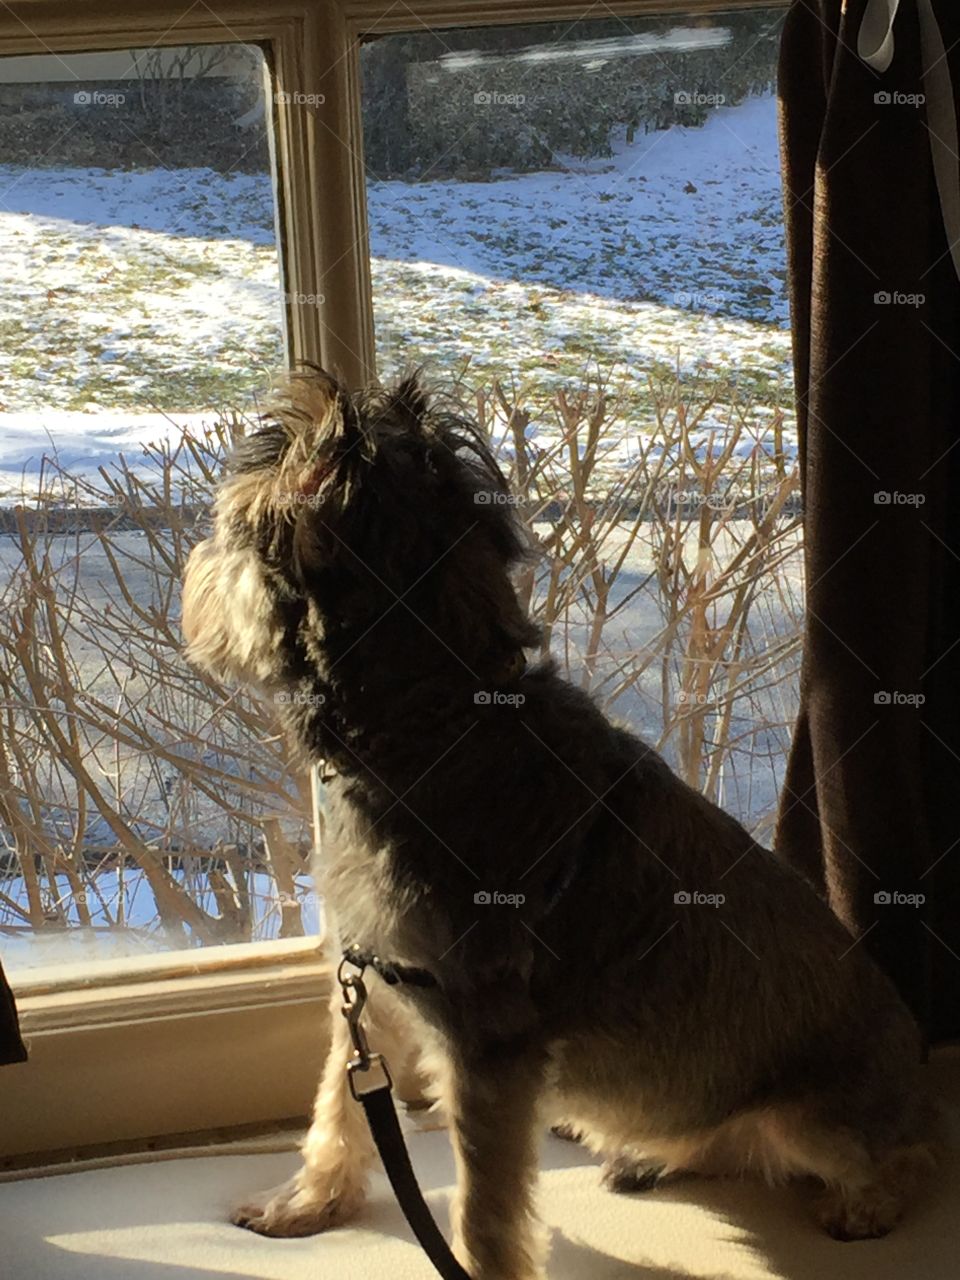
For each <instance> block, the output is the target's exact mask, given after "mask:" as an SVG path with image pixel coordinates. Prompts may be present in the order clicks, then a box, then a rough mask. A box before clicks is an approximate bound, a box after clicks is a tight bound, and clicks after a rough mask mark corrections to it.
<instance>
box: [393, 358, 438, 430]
mask: <svg viewBox="0 0 960 1280" xmlns="http://www.w3.org/2000/svg"><path fill="white" fill-rule="evenodd" d="M426 414H427V393H426V391H425V390H424V386H423V382H422V380H421V374H420V371H419V370H415V371H414V372H413V373H409V374H407V376H406V377H405V378H403V379H402V381H400V382H399V383H398V384H397V385H396V386H395V387H394V388H393V390H392V391H391V392H390V396H389V399H388V400H387V403H386V406H385V410H384V417H387V418H390V419H391V420H392V421H393V422H395V423H396V424H397V426H399V427H402V428H403V429H404V430H405V431H413V430H416V429H417V428H418V427H420V426H422V424H423V420H424V418H425V417H426Z"/></svg>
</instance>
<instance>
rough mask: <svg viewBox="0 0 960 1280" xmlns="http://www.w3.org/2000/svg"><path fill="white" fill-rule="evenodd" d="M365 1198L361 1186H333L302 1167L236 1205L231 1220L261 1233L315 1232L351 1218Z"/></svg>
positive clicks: (278, 1234)
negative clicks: (275, 1185) (305, 1172)
mask: <svg viewBox="0 0 960 1280" xmlns="http://www.w3.org/2000/svg"><path fill="white" fill-rule="evenodd" d="M363 1201H364V1189H363V1187H362V1186H350V1185H349V1184H345V1185H343V1186H341V1187H339V1188H337V1189H334V1187H333V1186H332V1184H331V1183H330V1182H329V1181H328V1180H326V1179H323V1180H321V1181H311V1180H310V1179H309V1177H307V1176H305V1175H304V1173H303V1172H302V1171H301V1172H300V1173H298V1174H296V1175H295V1176H294V1177H293V1178H291V1179H290V1181H289V1182H285V1183H283V1185H282V1186H279V1187H274V1188H273V1189H272V1190H270V1191H265V1192H264V1193H263V1194H262V1195H260V1196H256V1197H255V1198H254V1199H252V1200H246V1201H244V1202H243V1203H242V1204H239V1205H237V1206H236V1208H235V1209H234V1210H233V1212H232V1213H231V1215H230V1221H231V1222H233V1223H234V1224H235V1225H236V1226H238V1227H246V1229H247V1230H248V1231H256V1232H257V1234H258V1235H261V1236H285V1237H290V1236H315V1235H317V1234H318V1233H319V1232H321V1231H329V1230H331V1229H332V1228H333V1227H339V1226H342V1225H343V1224H344V1223H345V1222H349V1221H350V1219H351V1218H353V1217H354V1216H355V1215H356V1214H357V1213H358V1212H359V1210H360V1208H361V1207H362V1205H363Z"/></svg>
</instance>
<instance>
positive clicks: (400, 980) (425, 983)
mask: <svg viewBox="0 0 960 1280" xmlns="http://www.w3.org/2000/svg"><path fill="white" fill-rule="evenodd" d="M343 963H344V964H352V965H353V966H354V968H357V969H359V970H360V972H361V973H362V972H363V971H364V969H372V970H373V971H374V973H376V974H377V975H378V976H379V977H381V978H382V979H383V980H384V982H385V983H386V984H387V986H389V987H396V986H400V985H404V986H408V987H435V986H437V985H438V983H437V980H436V978H435V977H434V976H433V974H432V973H430V971H429V970H428V969H416V968H414V967H413V966H412V965H406V964H394V963H393V962H392V961H390V960H384V959H382V958H381V957H380V956H378V955H377V954H376V953H375V952H373V951H364V950H363V948H362V947H359V946H357V945H356V944H354V945H352V946H349V947H347V948H346V950H345V951H344V953H343Z"/></svg>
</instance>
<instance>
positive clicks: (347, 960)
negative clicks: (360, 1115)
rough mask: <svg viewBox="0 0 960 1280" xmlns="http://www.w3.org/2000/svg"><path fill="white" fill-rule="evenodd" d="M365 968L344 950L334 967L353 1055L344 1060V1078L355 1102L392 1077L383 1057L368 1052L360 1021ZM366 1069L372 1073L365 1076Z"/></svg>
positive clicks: (390, 1081) (389, 1085)
mask: <svg viewBox="0 0 960 1280" xmlns="http://www.w3.org/2000/svg"><path fill="white" fill-rule="evenodd" d="M366 967H367V966H366V964H365V963H364V962H363V961H361V960H358V959H357V958H356V957H355V956H354V955H351V953H350V952H346V953H345V954H344V957H343V959H342V960H341V962H340V968H339V969H338V970H337V981H338V982H339V983H340V989H341V991H342V992H343V1016H344V1017H345V1018H346V1020H347V1026H348V1027H349V1029H350V1040H351V1042H352V1043H353V1057H352V1058H351V1059H350V1061H349V1062H348V1063H347V1079H348V1081H349V1083H350V1092H351V1093H352V1094H353V1096H354V1098H355V1099H356V1101H357V1102H359V1101H360V1100H361V1098H362V1097H363V1096H364V1095H365V1094H368V1093H373V1092H375V1091H376V1090H377V1089H392V1088H393V1077H392V1076H391V1075H390V1068H389V1067H388V1066H387V1062H386V1059H385V1058H384V1056H383V1054H381V1053H371V1051H370V1045H369V1043H368V1042H367V1033H366V1031H364V1029H363V1022H362V1021H361V1019H362V1018H363V1011H364V1008H365V1007H366V1003H367V988H366V986H365V984H364V981H363V974H364V971H365V970H366ZM348 968H353V969H354V970H355V971H356V972H354V973H349V972H348ZM370 1072H372V1073H373V1075H372V1076H371V1078H369V1079H367V1078H366V1077H367V1075H368V1073H370ZM360 1077H364V1078H363V1079H361V1078H360Z"/></svg>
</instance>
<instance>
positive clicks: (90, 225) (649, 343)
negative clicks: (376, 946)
mask: <svg viewBox="0 0 960 1280" xmlns="http://www.w3.org/2000/svg"><path fill="white" fill-rule="evenodd" d="M254 10H255V11H251V9H250V8H249V7H247V6H245V5H243V4H242V3H240V0H232V2H231V3H229V4H228V5H227V6H226V7H224V6H218V8H217V13H216V14H213V12H212V11H211V10H209V8H208V7H207V6H198V7H195V8H193V9H189V10H187V11H186V12H184V10H183V8H182V6H179V7H178V6H173V5H170V4H168V3H167V2H166V0H159V3H158V4H156V5H154V6H151V8H150V10H149V12H147V11H144V12H143V13H141V12H140V11H136V12H132V13H130V14H126V15H124V16H123V17H120V18H118V17H117V16H116V14H115V13H114V12H113V11H109V10H108V9H107V8H102V9H101V8H100V7H99V6H98V5H97V4H94V5H93V6H92V7H85V10H84V12H83V13H82V14H80V13H75V12H73V11H72V10H70V9H69V8H68V7H67V6H64V5H62V4H61V3H60V0H41V3H39V4H37V5H34V6H31V11H30V19H29V26H28V25H26V24H25V21H24V20H23V19H22V18H21V17H20V16H18V14H17V13H16V12H14V11H12V10H6V11H4V12H0V55H2V60H0V217H2V219H3V221H4V222H5V224H6V227H5V230H6V231H9V232H10V234H8V235H5V244H6V245H7V249H6V253H5V255H4V257H3V259H2V261H0V273H3V274H4V276H5V279H4V283H5V287H6V290H7V294H8V302H7V306H6V308H5V321H4V329H3V331H2V333H0V362H2V366H3V370H4V382H3V392H2V403H0V488H2V494H0V594H2V599H3V604H4V608H3V610H2V613H3V616H4V619H5V621H4V623H3V624H2V626H0V683H2V685H3V688H2V690H0V715H2V727H0V744H2V745H0V769H3V770H4V771H5V772H3V774H2V776H0V839H2V848H0V953H2V955H3V958H4V961H5V964H6V967H7V969H8V970H12V973H13V978H14V984H15V987H16V989H17V991H18V995H19V998H20V1004H21V1010H22V1014H23V1019H24V1025H25V1029H26V1032H27V1035H28V1038H29V1041H30V1048H31V1061H30V1063H28V1064H26V1065H24V1066H22V1067H21V1066H18V1067H13V1068H7V1069H6V1071H5V1075H4V1089H5V1099H6V1102H7V1107H6V1114H7V1117H8V1121H11V1123H5V1141H4V1147H3V1152H2V1153H0V1155H2V1156H4V1157H7V1158H15V1159H27V1158H29V1153H39V1152H49V1151H51V1150H57V1149H64V1150H67V1151H72V1150H75V1149H77V1148H79V1147H89V1146H90V1145H91V1144H102V1143H109V1142H114V1141H134V1140H138V1139H140V1138H143V1137H144V1136H147V1135H149V1136H155V1135H159V1134H165V1133H166V1134H170V1133H180V1132H185V1131H194V1130H199V1129H209V1128H211V1127H214V1126H231V1125H237V1124H241V1123H257V1122H265V1121H271V1120H276V1119H278V1118H282V1117H292V1116H297V1115H301V1114H303V1113H304V1112H305V1111H306V1110H307V1108H308V1106H309V1101H310V1095H311V1093H312V1090H313V1087H314V1085H315V1080H316V1075H317V1070H318V1062H319V1059H320V1057H321V1056H322V1053H323V1047H324V1033H325V1028H324V1023H323V1021H322V1015H321V1011H322V1009H323V1007H324V1003H325V1000H326V994H327V990H328V986H329V981H330V973H329V969H328V967H327V966H326V964H325V962H324V961H323V959H322V958H320V957H319V955H318V951H317V945H316V934H315V932H314V931H315V930H316V929H317V926H318V924H319V922H320V908H319V905H318V903H317V902H316V900H315V899H314V898H313V896H312V889H311V888H310V887H309V882H308V880H307V878H306V876H305V874H304V872H305V865H306V864H305V855H306V850H307V846H308V845H309V835H308V831H307V818H308V811H309V808H310V803H309V794H308V789H307V786H306V780H305V779H303V778H302V777H298V776H296V775H295V774H293V773H292V772H291V771H290V770H289V769H288V767H287V765H286V763H285V760H284V758H283V754H282V750H281V748H280V745H279V743H278V741H277V740H276V738H275V737H274V736H272V733H271V729H270V726H269V725H265V724H264V721H263V713H262V710H261V709H260V708H258V707H256V706H255V705H254V704H253V703H251V702H249V701H248V700H247V699H246V698H245V697H243V696H236V695H234V694H233V691H227V690H213V689H211V688H202V687H200V685H199V684H198V683H197V678H196V677H195V676H194V675H192V674H191V673H189V672H188V671H187V669H186V667H185V666H184V665H183V664H182V660H181V659H180V657H179V653H178V646H179V637H178V633H177V614H178V605H177V595H176V587H175V582H176V578H177V576H178V572H179V570H178V565H179V564H180V563H181V562H182V559H183V557H184V556H185V554H186V551H187V549H188V547H189V545H190V543H191V541H192V540H193V539H194V538H196V537H197V536H199V535H200V532H201V531H202V528H203V525H202V521H203V508H204V506H205V503H206V498H207V494H208V492H209V486H210V484H211V482H212V480H213V478H214V475H215V473H216V469H217V467H218V465H219V459H220V454H221V451H222V448H223V447H224V446H225V445H226V444H228V443H229V440H230V437H231V433H232V432H234V431H236V430H238V429H242V426H243V421H244V417H245V416H247V417H248V416H249V415H251V414H252V413H255V410H256V396H257V394H258V393H259V391H260V389H261V388H262V387H263V386H264V383H265V381H266V379H267V375H268V372H269V370H270V368H271V366H275V365H277V364H282V363H283V362H284V361H285V360H289V361H296V360H300V359H310V360H314V361H319V362H321V363H323V364H325V365H326V366H328V367H330V368H332V369H336V370H337V371H338V372H340V373H341V375H342V376H344V377H345V378H346V379H347V380H348V381H350V382H353V383H359V382H361V381H364V380H366V379H367V378H369V377H370V376H371V375H372V374H373V372H374V370H375V368H376V367H377V366H376V363H375V358H374V352H375V350H376V353H377V358H378V360H379V368H380V370H381V371H382V372H384V373H389V372H391V371H393V370H394V369H396V368H398V367H400V366H401V365H402V364H406V363H408V362H409V361H411V360H412V361H417V362H421V361H425V362H427V363H428V364H429V366H430V370H431V373H432V374H433V376H434V377H438V378H441V379H446V380H448V381H449V380H451V379H452V380H454V381H456V380H457V379H459V388H458V389H457V390H456V392H455V394H457V395H461V396H469V397H470V404H471V408H472V409H473V410H474V411H479V412H480V414H481V416H482V417H483V420H484V422H485V423H486V424H487V426H488V427H489V428H490V430H491V432H492V433H493V434H494V436H495V437H496V439H497V440H498V444H499V447H500V449H501V451H502V456H503V459H504V461H505V464H506V465H508V466H509V467H510V468H511V470H512V473H513V479H514V481H515V483H516V484H517V486H518V487H519V489H520V491H521V494H522V497H523V500H524V503H525V510H526V511H527V513H528V515H529V517H530V519H531V521H532V522H533V525H534V530H535V532H536V533H537V534H538V536H540V537H541V539H542V541H543V543H544V548H545V553H546V555H545V560H544V564H543V567H542V569H541V570H540V571H538V573H537V575H535V576H534V577H532V578H531V579H530V580H529V581H528V582H526V583H525V584H524V589H525V590H526V591H528V592H529V595H530V600H531V604H532V607H533V608H534V609H535V610H537V611H538V612H539V614H540V617H541V620H542V621H544V622H545V623H546V624H547V627H548V632H549V638H550V642H551V647H552V648H553V650H554V652H555V653H557V655H558V656H560V657H561V659H562V660H563V661H566V662H567V664H568V666H569V669H570V671H571V674H572V675H573V676H574V678H576V679H578V680H581V681H583V682H584V683H585V684H588V685H589V686H590V687H591V688H593V689H594V691H595V692H596V694H597V696H598V697H600V698H601V699H602V700H603V701H604V702H605V703H607V704H608V705H609V706H611V707H612V708H613V709H614V710H615V711H616V712H617V713H619V714H625V715H628V716H629V717H630V718H631V719H632V720H634V722H635V723H637V724H639V725H641V726H643V727H645V728H648V729H649V726H654V728H655V734H654V736H659V730H660V729H661V728H663V727H664V726H665V727H666V733H665V737H664V742H663V746H664V749H665V750H666V751H667V752H668V753H669V754H672V756H673V759H674V762H675V763H677V764H678V765H679V767H680V768H681V769H682V770H684V771H685V772H686V775H687V776H688V777H690V779H691V780H692V781H694V782H696V783H697V785H701V786H704V787H705V788H706V789H707V790H708V791H710V792H711V794H715V795H716V796H718V798H720V799H721V800H722V801H723V802H724V803H726V804H728V806H729V807H731V808H733V809H734V810H739V811H740V812H741V813H742V814H748V815H749V814H753V815H755V816H756V817H757V819H758V822H759V823H762V822H763V820H764V816H765V815H768V814H769V808H770V797H771V794H772V790H771V789H772V787H773V785H774V780H775V777H776V769H777V768H778V767H779V765H778V761H779V760H780V759H781V758H782V752H783V746H784V742H785V725H786V724H787V723H788V721H789V718H790V714H791V705H790V698H791V685H790V680H791V678H792V669H793V666H792V664H795V655H796V644H795V623H796V611H797V607H798V604H797V602H798V600H799V592H800V590H801V581H800V576H799V568H798V560H797V543H796V530H795V529H793V530H792V531H791V528H790V520H789V516H790V514H791V510H792V507H791V503H792V502H793V496H792V493H791V491H790V486H789V483H788V477H789V472H790V468H791V462H792V458H791V449H792V435H791V430H792V425H791V421H790V418H789V414H788V411H787V406H788V404H789V401H788V398H787V397H788V385H789V379H788V372H789V370H788V364H787V362H788V354H787V345H786V335H785V332H784V327H783V325H784V314H785V313H784V311H783V302H784V299H783V284H782V275H781V274H780V273H781V272H782V265H780V258H779V255H780V254H781V252H782V250H781V239H782V233H781V229H780V218H779V207H778V204H777V200H778V195H779V193H778V186H777V177H776V172H775V159H774V154H773V141H772V134H771V130H770V115H769V109H770V104H769V89H770V85H771V81H772V76H773V49H774V46H775V42H776V37H777V26H778V23H779V15H780V14H781V13H782V9H779V10H778V9H775V8H771V7H770V6H769V5H757V4H747V3H744V4H742V5H740V6H739V9H738V11H737V12H736V13H730V14H719V15H718V14H717V13H716V12H715V5H714V4H713V3H705V4H698V3H695V0H685V3H682V4H678V3H673V0H663V2H662V3H660V4H649V3H645V2H644V0H636V2H635V3H622V2H621V0H614V2H613V3H611V5H609V6H606V7H605V9H604V14H603V17H602V18H601V19H595V18H593V17H591V18H589V19H584V18H583V14H582V6H575V5H571V4H565V3H548V0H528V2H527V3H525V4H524V5H522V6H516V5H510V6H507V5H505V4H503V3H500V4H492V3H476V4H473V3H471V4H469V5H466V4H464V3H462V2H461V0H418V2H417V3H416V4H411V5H400V6H390V5H386V4H383V3H380V2H379V0H378V2H377V3H373V2H371V0H347V2H346V3H339V2H336V0H322V2H321V3H319V4H311V5H306V4H304V5H303V6H302V7H301V6H298V4H297V3H296V2H295V3H292V4H290V3H285V4H284V5H282V6H281V5H280V4H278V3H275V2H274V0H267V2H266V3H263V4H260V5H257V6H255V7H254ZM665 11H669V12H671V13H673V14H674V15H675V16H673V17H671V18H669V19H668V20H664V19H662V18H653V17H651V16H650V14H651V13H657V12H659V13H663V12H665ZM638 14H639V15H643V16H640V17H638V16H637V15H638ZM504 23H512V24H515V25H502V24H504ZM571 24H573V25H572V26H571ZM638 85H640V86H641V88H642V92H640V93H638V92H637V89H636V87H637V86H638ZM82 95H86V100H85V99H84V98H83V96H82ZM683 95H688V96H689V99H690V100H689V101H685V100H684V99H683ZM711 95H723V96H724V98H725V101H724V103H723V104H720V103H719V102H717V101H708V100H706V99H709V98H710V97H711ZM121 96H122V98H123V101H121V100H120V99H121ZM521 97H522V98H523V99H524V100H523V101H521V100H520V99H521ZM751 122H752V123H751ZM744 129H746V130H747V132H746V134H744V132H743V130H744ZM738 130H739V131H740V138H739V141H735V140H734V139H733V136H732V135H733V134H736V133H737V131H738ZM710 139H712V140H713V141H712V142H710ZM707 142H710V145H709V146H707V145H706V144H707ZM742 142H745V143H746V144H747V147H746V148H745V149H744V148H741V146H740V143H742ZM724 147H726V150H724ZM634 159H637V160H638V161H639V163H637V164H636V165H634V164H633V160H634ZM81 175H83V176H81ZM681 178H682V181H681ZM641 179H643V181H641ZM688 184H689V186H690V187H692V188H694V189H693V190H687V189H686V188H687V185H688ZM14 233H16V234H14ZM747 248H749V250H750V252H745V251H744V250H745V249H747ZM368 249H369V250H370V252H368ZM17 269H19V270H20V271H21V272H22V273H25V275H20V276H17V275H16V271H17ZM375 335H376V340H375ZM601 384H602V385H601ZM561 392H565V398H564V396H563V395H561ZM591 424H592V425H591ZM184 425H186V426H187V427H188V428H189V430H190V434H189V436H188V437H184V435H183V433H182V432H181V430H180V428H181V427H182V426H184ZM48 431H49V435H48V434H47V432H48ZM731 441H732V442H733V443H732V444H731ZM725 446H730V447H729V449H726V447H725ZM121 452H122V453H123V454H124V462H123V463H122V464H121V463H120V459H119V455H120V453H121ZM44 453H46V454H47V455H48V457H49V461H48V462H46V463H45V464H44V465H43V468H42V470H41V469H39V467H38V465H37V459H38V458H39V457H40V456H42V455H43V454H44ZM101 464H103V465H104V468H105V471H106V475H104V474H102V473H101V471H100V469H99V468H100V465H101ZM25 487H26V491H27V492H28V493H29V494H31V495H35V494H36V493H37V492H38V491H41V492H42V493H43V494H44V495H45V496H44V498H43V500H42V501H37V499H36V497H35V496H34V497H33V498H32V499H31V500H30V501H27V502H24V501H23V498H24V496H25ZM631 495H632V496H631ZM18 501H19V503H20V505H21V506H22V507H23V509H24V510H23V512H22V513H17V512H15V511H14V509H13V506H14V503H15V502H18ZM158 507H159V508H160V509H161V511H162V516H161V515H158V514H157V511H156V509H157V508H158ZM718 513H719V517H722V518H717V517H718ZM585 520H586V521H587V523H588V524H589V526H590V528H591V530H592V535H591V539H590V540H588V541H587V542H586V543H585V542H584V541H583V539H582V537H581V536H580V531H582V530H583V528H584V521H585ZM764 521H767V522H768V524H767V525H764V523H763V522H764ZM716 566H720V570H722V571H723V573H725V574H726V576H725V577H724V576H722V573H720V574H719V576H718V571H717V568H716ZM751 580H752V581H754V582H757V583H760V584H761V585H762V588H763V589H762V590H760V591H758V592H754V594H753V596H751V593H750V589H749V588H750V582H751ZM741 588H743V592H742V593H741ZM741 595H743V596H744V598H746V599H749V601H750V605H749V608H748V609H746V611H744V609H743V607H739V611H738V608H737V607H736V603H737V600H738V599H740V598H741ZM108 610H109V611H108ZM671 635H675V636H679V637H681V638H682V643H681V641H678V642H677V643H676V644H675V645H673V646H672V647H671V645H670V644H669V643H668V642H667V641H668V639H669V637H670V636H671ZM28 668H29V671H28ZM28 676H30V677H31V678H27V677H28ZM764 752H766V754H767V756H768V758H769V763H768V765H766V766H765V765H764V764H763V762H762V756H763V753H764ZM81 802H82V804H81ZM81 807H82V810H83V811H82V813H81ZM86 846H90V847H86ZM148 867H149V874H148V871H147V868H148ZM301 934H303V935H304V936H303V937H301V936H299V935H301ZM223 943H233V944H235V945H226V946H225V945H219V944H223ZM200 944H203V945H200ZM209 944H217V945H209ZM236 944H239V945H236ZM169 947H173V948H183V950H173V951H172V952H170V953H169V954H158V950H160V951H162V949H163V948H169ZM131 953H134V954H132V955H131ZM278 1057H279V1058H280V1059H281V1060H283V1061H284V1062H285V1063H286V1064H287V1067H286V1068H285V1071H284V1073H283V1080H282V1081H278V1077H277V1073H276V1070H275V1062H276V1060H277V1058H278ZM67 1063H69V1064H70V1072H71V1082H70V1083H71V1088H70V1090H69V1091H68V1090H66V1089H64V1087H63V1070H64V1065H65V1064H67ZM131 1079H136V1081H137V1085H138V1088H137V1090H136V1092H135V1094H134V1091H131V1089H130V1087H129V1082H130V1080H131ZM186 1080H189V1081H190V1085H189V1087H185V1086H184V1081H186ZM80 1096H82V1097H84V1098H85V1099H86V1100H87V1101H88V1103H89V1105H87V1106H85V1107H84V1108H82V1109H79V1108H77V1107H76V1106H75V1105H73V1104H72V1102H71V1099H75V1098H76V1097H80Z"/></svg>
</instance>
